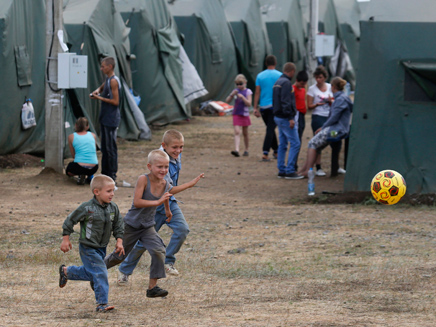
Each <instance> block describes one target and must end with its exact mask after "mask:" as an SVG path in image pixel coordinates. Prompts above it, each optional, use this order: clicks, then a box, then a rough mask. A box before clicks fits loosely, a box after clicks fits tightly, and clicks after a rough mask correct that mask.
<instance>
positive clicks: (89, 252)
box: [67, 244, 109, 304]
mask: <svg viewBox="0 0 436 327" xmlns="http://www.w3.org/2000/svg"><path fill="white" fill-rule="evenodd" d="M79 253H80V258H81V259H82V262H83V266H69V267H68V268H67V277H68V279H69V280H87V281H93V282H94V293H95V301H96V302H97V304H107V303H108V298H109V281H108V273H107V269H106V264H105V263H104V257H105V256H106V248H98V249H94V248H91V247H88V246H86V245H82V244H79Z"/></svg>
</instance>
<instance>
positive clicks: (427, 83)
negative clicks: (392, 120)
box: [402, 60, 436, 102]
mask: <svg viewBox="0 0 436 327" xmlns="http://www.w3.org/2000/svg"><path fill="white" fill-rule="evenodd" d="M402 64H403V65H404V67H405V69H406V72H407V73H409V74H410V77H412V80H411V79H410V78H409V79H408V78H407V76H406V79H405V80H406V82H405V83H404V88H405V90H404V100H406V101H428V102H430V101H436V61H434V60H432V61H427V62H413V61H403V62H402ZM412 83H415V84H417V85H419V87H420V90H421V91H424V93H425V95H426V96H427V97H428V98H429V99H425V98H424V99H423V98H422V96H421V97H420V96H419V93H420V92H419V90H418V89H417V88H416V87H415V88H414V87H413V85H411V84H412ZM421 93H422V92H421Z"/></svg>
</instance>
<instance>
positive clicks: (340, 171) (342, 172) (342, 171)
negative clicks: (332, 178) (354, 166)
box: [338, 168, 347, 174]
mask: <svg viewBox="0 0 436 327" xmlns="http://www.w3.org/2000/svg"><path fill="white" fill-rule="evenodd" d="M346 172H347V171H346V170H345V169H343V168H339V169H338V174H345V173H346Z"/></svg>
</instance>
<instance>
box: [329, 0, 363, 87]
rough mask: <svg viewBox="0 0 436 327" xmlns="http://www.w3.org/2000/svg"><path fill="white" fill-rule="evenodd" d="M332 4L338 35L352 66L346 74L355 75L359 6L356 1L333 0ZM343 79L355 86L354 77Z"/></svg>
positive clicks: (357, 52)
mask: <svg viewBox="0 0 436 327" xmlns="http://www.w3.org/2000/svg"><path fill="white" fill-rule="evenodd" d="M333 3H334V5H335V9H336V15H337V19H338V23H339V29H340V32H341V33H340V35H341V38H342V40H343V41H344V44H345V47H346V50H347V54H348V56H349V58H350V61H349V63H348V64H351V66H352V69H348V74H357V63H358V58H359V44H360V26H359V20H360V17H361V12H360V9H359V5H358V3H357V2H356V1H350V0H333ZM345 78H346V79H347V80H349V81H350V82H351V84H352V85H353V87H354V86H355V85H354V84H355V79H356V78H355V76H347V75H345Z"/></svg>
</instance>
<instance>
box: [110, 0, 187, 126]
mask: <svg viewBox="0 0 436 327" xmlns="http://www.w3.org/2000/svg"><path fill="white" fill-rule="evenodd" d="M115 4H116V7H117V10H118V11H120V13H121V15H122V17H123V19H124V21H125V22H126V25H127V26H128V27H129V28H131V30H130V46H131V52H132V53H133V54H134V55H135V56H136V60H132V63H131V64H132V66H131V67H132V76H133V89H134V90H135V91H136V92H137V93H138V94H139V95H140V96H141V102H140V105H139V106H140V108H141V110H142V112H143V113H144V115H145V117H146V120H147V122H148V123H156V124H168V123H171V122H174V121H177V120H182V119H186V118H189V117H190V116H191V113H190V111H188V109H187V108H186V105H185V102H184V94H183V79H182V63H181V61H180V60H179V51H180V46H181V44H180V41H179V39H178V36H177V32H176V27H175V24H174V21H173V18H172V16H171V14H170V12H169V11H168V8H167V5H166V2H165V0H120V1H116V2H115Z"/></svg>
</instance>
